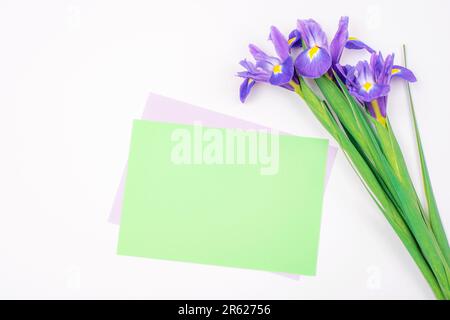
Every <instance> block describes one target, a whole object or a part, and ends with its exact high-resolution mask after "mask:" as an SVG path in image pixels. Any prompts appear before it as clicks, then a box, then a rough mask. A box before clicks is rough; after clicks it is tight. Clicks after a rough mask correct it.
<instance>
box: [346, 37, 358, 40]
mask: <svg viewBox="0 0 450 320" xmlns="http://www.w3.org/2000/svg"><path fill="white" fill-rule="evenodd" d="M348 40H353V41H357V40H358V38H355V37H348Z"/></svg>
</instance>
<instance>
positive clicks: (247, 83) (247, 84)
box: [239, 78, 256, 103]
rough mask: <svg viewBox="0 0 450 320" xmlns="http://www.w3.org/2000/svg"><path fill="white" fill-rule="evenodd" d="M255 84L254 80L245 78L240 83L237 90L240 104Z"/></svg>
mask: <svg viewBox="0 0 450 320" xmlns="http://www.w3.org/2000/svg"><path fill="white" fill-rule="evenodd" d="M255 83H256V82H255V80H253V79H250V78H246V79H244V81H243V82H242V84H241V86H240V88H239V99H240V100H241V102H242V103H244V102H245V99H247V96H248V95H249V93H250V90H251V89H252V88H253V86H254V85H255Z"/></svg>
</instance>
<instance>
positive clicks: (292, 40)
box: [288, 37, 297, 45]
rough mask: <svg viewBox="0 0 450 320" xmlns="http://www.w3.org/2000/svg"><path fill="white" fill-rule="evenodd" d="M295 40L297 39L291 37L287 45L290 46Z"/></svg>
mask: <svg viewBox="0 0 450 320" xmlns="http://www.w3.org/2000/svg"><path fill="white" fill-rule="evenodd" d="M295 40H297V37H292V38H290V39H289V40H288V45H291V44H292V42H294V41H295Z"/></svg>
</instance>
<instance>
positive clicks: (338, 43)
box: [330, 17, 348, 64]
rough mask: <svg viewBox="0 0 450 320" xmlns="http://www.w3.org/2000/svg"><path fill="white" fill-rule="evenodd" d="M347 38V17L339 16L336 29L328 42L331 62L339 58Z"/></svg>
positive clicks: (337, 60)
mask: <svg viewBox="0 0 450 320" xmlns="http://www.w3.org/2000/svg"><path fill="white" fill-rule="evenodd" d="M347 40H348V17H341V19H340V20H339V27H338V30H337V32H336V34H335V36H334V38H333V40H332V41H331V44H330V54H331V59H332V61H333V64H336V63H338V62H339V60H340V59H341V55H342V51H343V50H344V47H345V44H346V42H347Z"/></svg>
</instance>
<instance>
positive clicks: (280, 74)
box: [238, 27, 294, 102]
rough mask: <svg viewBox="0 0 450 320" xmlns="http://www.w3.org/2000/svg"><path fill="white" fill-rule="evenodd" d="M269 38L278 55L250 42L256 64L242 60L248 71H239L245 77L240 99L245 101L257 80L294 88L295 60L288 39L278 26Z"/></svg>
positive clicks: (240, 75)
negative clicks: (292, 82)
mask: <svg viewBox="0 0 450 320" xmlns="http://www.w3.org/2000/svg"><path fill="white" fill-rule="evenodd" d="M269 39H270V40H271V41H272V43H273V45H274V47H275V51H276V53H277V55H278V57H273V56H269V55H268V54H266V53H265V52H264V51H262V50H261V49H259V48H258V47H257V46H255V45H253V44H250V45H249V49H250V53H251V55H252V56H253V58H254V59H255V61H256V64H253V63H252V62H249V61H247V60H243V61H241V62H240V64H241V66H243V67H244V68H245V69H246V71H242V72H238V76H239V77H242V78H244V81H243V82H242V84H241V87H240V99H241V102H244V101H245V99H246V98H247V96H248V94H249V93H250V91H251V89H252V88H253V86H254V85H255V83H256V82H268V83H270V84H272V85H276V86H282V87H284V88H287V89H290V90H293V87H292V84H289V83H290V82H291V81H292V78H293V76H294V62H293V60H292V57H291V56H290V46H289V43H288V40H287V39H286V38H285V37H284V36H283V34H282V33H281V32H280V31H279V30H278V29H277V28H276V27H272V28H271V30H270V37H269Z"/></svg>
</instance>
